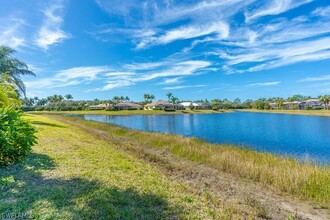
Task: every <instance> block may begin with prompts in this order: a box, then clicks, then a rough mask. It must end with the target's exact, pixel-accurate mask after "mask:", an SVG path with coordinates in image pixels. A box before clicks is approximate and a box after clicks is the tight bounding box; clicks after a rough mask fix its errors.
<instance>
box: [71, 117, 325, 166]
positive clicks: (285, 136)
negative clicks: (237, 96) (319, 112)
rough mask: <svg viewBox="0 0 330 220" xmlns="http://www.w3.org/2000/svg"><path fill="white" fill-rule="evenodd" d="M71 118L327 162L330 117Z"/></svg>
mask: <svg viewBox="0 0 330 220" xmlns="http://www.w3.org/2000/svg"><path fill="white" fill-rule="evenodd" d="M70 116H73V115H70ZM74 117H80V118H83V119H86V120H93V121H98V122H105V123H111V124H115V125H120V126H123V127H127V128H132V129H138V130H143V131H153V132H165V133H171V134H179V135H184V136H187V137H197V138H200V139H203V140H205V141H208V142H211V143H219V144H221V143H229V144H235V145H239V146H241V147H248V148H252V149H255V150H257V151H265V152H271V153H275V154H278V155H288V156H293V157H295V158H297V159H300V160H305V159H309V160H313V161H317V162H320V163H322V164H330V117H321V116H304V115H287V114H272V113H269V114H268V113H267V114H265V113H254V112H233V113H221V114H182V115H181V114H180V115H130V116H108V115H74Z"/></svg>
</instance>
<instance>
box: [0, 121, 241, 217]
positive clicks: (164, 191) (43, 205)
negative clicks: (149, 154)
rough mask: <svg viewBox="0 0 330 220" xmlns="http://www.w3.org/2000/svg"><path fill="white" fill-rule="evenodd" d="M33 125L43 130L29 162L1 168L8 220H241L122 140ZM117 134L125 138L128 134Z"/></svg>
mask: <svg viewBox="0 0 330 220" xmlns="http://www.w3.org/2000/svg"><path fill="white" fill-rule="evenodd" d="M28 118H29V119H30V120H31V121H32V123H33V124H34V125H35V126H36V127H37V129H38V134H37V136H38V139H39V140H38V142H39V143H38V144H37V145H36V146H35V147H34V148H33V153H31V154H30V156H29V157H28V158H27V160H26V161H24V162H22V163H17V164H14V165H11V166H9V167H3V168H0V191H1V194H0V219H3V218H4V219H6V218H8V219H11V218H20V217H23V216H25V217H26V216H27V217H29V218H35V219H212V218H213V217H214V215H215V216H218V217H217V218H220V217H219V216H222V217H224V218H227V219H229V218H230V217H231V216H235V215H236V214H230V213H231V211H230V210H227V209H225V208H222V207H220V208H217V207H214V206H212V205H210V204H209V202H208V199H207V198H206V197H205V196H203V195H199V194H198V193H197V191H195V190H193V189H191V188H189V187H188V186H186V185H184V184H182V183H179V182H176V181H174V180H171V179H169V178H168V177H166V176H165V175H163V174H161V173H159V172H157V170H155V169H154V168H153V167H152V166H151V165H150V164H148V163H145V162H144V161H143V160H141V159H138V158H137V157H135V156H133V155H130V154H128V153H127V152H124V151H122V150H119V149H118V146H115V145H116V143H115V140H114V139H112V140H104V139H103V140H102V139H98V138H96V137H95V134H91V132H90V131H86V130H84V129H81V128H79V127H77V126H71V125H68V124H65V123H62V122H59V121H56V120H54V119H50V118H47V117H44V116H35V115H30V116H28ZM99 132H102V131H99ZM114 132H115V133H116V134H118V135H119V136H122V135H123V133H122V132H121V130H120V129H119V130H117V129H115V130H114ZM125 133H126V132H125ZM228 213H229V214H228ZM226 216H227V217H226Z"/></svg>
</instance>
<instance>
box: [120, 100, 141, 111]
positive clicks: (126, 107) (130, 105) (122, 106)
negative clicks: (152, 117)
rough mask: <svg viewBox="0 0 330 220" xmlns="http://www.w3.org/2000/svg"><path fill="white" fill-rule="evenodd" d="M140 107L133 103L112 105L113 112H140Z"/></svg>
mask: <svg viewBox="0 0 330 220" xmlns="http://www.w3.org/2000/svg"><path fill="white" fill-rule="evenodd" d="M142 109H143V107H142V105H139V104H136V103H133V102H122V103H119V104H117V105H114V110H142Z"/></svg>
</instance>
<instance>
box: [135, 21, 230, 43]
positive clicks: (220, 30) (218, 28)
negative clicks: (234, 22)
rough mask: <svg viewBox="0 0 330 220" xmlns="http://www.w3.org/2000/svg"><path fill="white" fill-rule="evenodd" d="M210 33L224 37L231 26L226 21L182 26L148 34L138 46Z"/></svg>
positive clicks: (219, 37) (169, 41)
mask: <svg viewBox="0 0 330 220" xmlns="http://www.w3.org/2000/svg"><path fill="white" fill-rule="evenodd" d="M210 34H216V35H217V38H218V39H224V38H226V37H228V35H229V26H228V25H227V24H226V23H224V22H216V23H207V24H199V25H189V26H182V27H179V28H176V29H172V30H170V31H167V32H166V33H165V34H163V35H161V36H158V37H150V36H148V38H146V39H142V41H141V42H140V43H139V44H138V45H137V48H138V49H141V48H144V47H146V46H149V45H157V44H168V43H171V42H173V41H177V40H185V39H193V38H197V37H201V36H207V35H210Z"/></svg>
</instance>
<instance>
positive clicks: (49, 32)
mask: <svg viewBox="0 0 330 220" xmlns="http://www.w3.org/2000/svg"><path fill="white" fill-rule="evenodd" d="M62 11H63V3H62V1H57V2H56V3H54V4H53V5H51V6H50V7H49V8H47V9H45V10H44V12H43V13H44V15H45V20H44V21H43V24H42V26H41V27H40V29H39V32H38V36H37V38H36V39H35V43H36V44H37V45H38V46H39V47H41V48H43V49H46V50H47V49H48V47H49V46H51V45H54V44H58V43H60V42H62V41H64V40H65V39H67V38H69V37H70V36H69V34H67V33H65V32H64V31H63V30H62V29H61V26H62V23H63V18H62V15H61V14H62Z"/></svg>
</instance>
